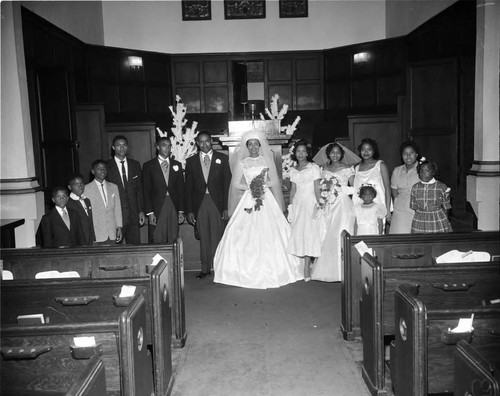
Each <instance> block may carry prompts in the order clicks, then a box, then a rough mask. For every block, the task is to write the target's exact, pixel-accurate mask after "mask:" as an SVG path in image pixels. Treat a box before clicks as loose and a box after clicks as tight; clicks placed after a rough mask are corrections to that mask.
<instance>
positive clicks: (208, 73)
mask: <svg viewBox="0 0 500 396" xmlns="http://www.w3.org/2000/svg"><path fill="white" fill-rule="evenodd" d="M203 81H204V82H205V83H227V82H228V72H227V62H226V61H209V62H203Z"/></svg>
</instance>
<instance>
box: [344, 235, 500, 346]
mask: <svg viewBox="0 0 500 396" xmlns="http://www.w3.org/2000/svg"><path fill="white" fill-rule="evenodd" d="M361 241H364V242H365V243H366V245H367V246H368V247H369V248H372V249H374V251H375V256H376V258H377V260H378V261H379V262H380V263H382V265H383V268H384V269H386V268H403V267H432V266H439V265H441V264H436V262H435V260H433V259H434V258H435V257H438V256H440V255H441V254H443V253H446V252H448V251H450V250H454V249H456V250H460V251H469V250H475V251H486V252H488V253H490V254H491V256H492V259H498V256H499V255H500V243H499V242H500V233H499V232H498V231H478V232H470V233H443V234H439V237H436V234H401V235H361V236H351V235H350V234H349V233H348V232H346V231H343V232H342V248H341V257H342V266H341V267H342V284H341V296H342V324H341V331H342V334H343V337H344V339H346V340H351V341H352V340H354V338H355V337H357V336H359V335H360V316H359V300H360V298H361V294H362V284H363V282H362V278H361V265H360V264H361V256H360V254H359V252H358V250H357V249H356V247H355V245H356V244H357V243H358V242H361Z"/></svg>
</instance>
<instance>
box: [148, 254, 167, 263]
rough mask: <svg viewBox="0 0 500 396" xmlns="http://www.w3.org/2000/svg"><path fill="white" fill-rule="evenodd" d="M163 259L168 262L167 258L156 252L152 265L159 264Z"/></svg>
mask: <svg viewBox="0 0 500 396" xmlns="http://www.w3.org/2000/svg"><path fill="white" fill-rule="evenodd" d="M162 260H163V261H165V262H167V260H165V259H164V258H163V257H162V256H161V255H160V254H159V253H156V254H155V256H154V257H153V261H152V262H151V265H158V263H159V262H160V261H162Z"/></svg>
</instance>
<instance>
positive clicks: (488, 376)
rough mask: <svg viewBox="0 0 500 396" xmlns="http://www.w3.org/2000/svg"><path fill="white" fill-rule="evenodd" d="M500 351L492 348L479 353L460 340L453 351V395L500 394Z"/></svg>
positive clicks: (491, 395) (492, 395) (496, 395)
mask: <svg viewBox="0 0 500 396" xmlns="http://www.w3.org/2000/svg"><path fill="white" fill-rule="evenodd" d="M498 367H500V353H499V351H495V350H492V349H487V350H486V351H484V350H483V353H479V352H478V351H477V350H476V349H475V348H474V347H473V346H472V345H470V344H468V343H467V342H466V341H464V340H462V341H460V342H459V343H458V344H457V349H456V351H455V391H454V393H453V394H454V395H479V394H483V395H489V396H500V372H499V369H498Z"/></svg>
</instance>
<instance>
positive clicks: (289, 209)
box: [286, 204, 293, 223]
mask: <svg viewBox="0 0 500 396" xmlns="http://www.w3.org/2000/svg"><path fill="white" fill-rule="evenodd" d="M287 212H288V214H287V216H286V219H287V220H288V222H289V223H291V222H292V221H293V205H292V204H290V205H288V207H287Z"/></svg>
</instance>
